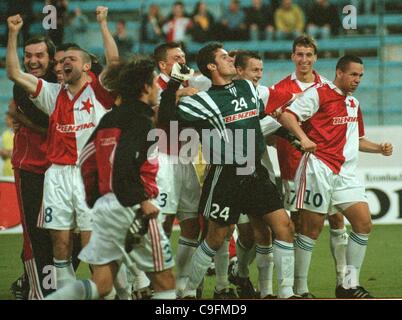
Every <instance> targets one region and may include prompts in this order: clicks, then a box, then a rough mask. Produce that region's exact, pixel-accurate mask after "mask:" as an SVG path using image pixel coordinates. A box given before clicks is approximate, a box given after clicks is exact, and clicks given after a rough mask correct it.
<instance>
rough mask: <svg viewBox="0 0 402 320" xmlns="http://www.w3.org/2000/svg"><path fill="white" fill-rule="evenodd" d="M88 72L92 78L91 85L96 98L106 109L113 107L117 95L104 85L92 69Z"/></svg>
mask: <svg viewBox="0 0 402 320" xmlns="http://www.w3.org/2000/svg"><path fill="white" fill-rule="evenodd" d="M88 74H89V76H90V77H91V79H92V82H91V86H92V88H93V90H94V92H95V96H96V99H97V100H98V101H99V102H100V103H101V105H102V106H103V107H104V108H105V109H106V110H109V109H111V108H112V107H113V105H114V101H115V100H116V97H115V96H114V95H113V94H112V93H111V92H110V91H108V90H107V89H106V88H105V87H104V86H103V85H102V83H101V81H100V79H99V76H97V75H96V74H94V73H93V72H92V71H90V72H89V73H88Z"/></svg>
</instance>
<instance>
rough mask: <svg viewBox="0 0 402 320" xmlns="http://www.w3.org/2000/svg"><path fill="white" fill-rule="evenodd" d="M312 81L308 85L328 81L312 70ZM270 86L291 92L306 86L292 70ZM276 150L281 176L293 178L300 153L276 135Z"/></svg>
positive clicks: (297, 91)
mask: <svg viewBox="0 0 402 320" xmlns="http://www.w3.org/2000/svg"><path fill="white" fill-rule="evenodd" d="M313 75H314V82H313V83H311V84H310V85H309V86H313V85H315V84H317V83H325V82H328V80H327V79H325V78H324V77H321V76H320V75H319V74H318V73H317V72H316V71H314V70H313ZM271 88H273V89H279V90H288V91H290V92H292V93H300V92H303V91H304V90H305V89H306V88H303V87H302V86H301V83H300V81H298V80H297V78H296V73H295V72H293V73H291V74H290V75H288V76H287V77H286V78H284V79H282V80H281V81H279V82H278V83H276V84H275V85H273V86H272V87H271ZM276 152H277V155H278V163H279V168H280V171H281V178H282V179H284V180H294V178H295V175H296V171H297V168H298V166H299V163H300V159H301V157H302V153H301V152H300V151H298V150H297V149H296V148H295V147H293V146H292V145H291V144H290V143H289V141H288V140H286V139H284V138H281V137H278V138H277V140H276Z"/></svg>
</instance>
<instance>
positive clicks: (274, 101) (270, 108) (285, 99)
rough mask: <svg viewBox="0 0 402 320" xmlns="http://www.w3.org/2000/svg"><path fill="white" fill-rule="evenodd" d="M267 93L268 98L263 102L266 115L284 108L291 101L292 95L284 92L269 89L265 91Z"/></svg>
mask: <svg viewBox="0 0 402 320" xmlns="http://www.w3.org/2000/svg"><path fill="white" fill-rule="evenodd" d="M267 91H268V97H267V99H266V102H265V113H266V114H270V113H272V112H274V111H275V110H277V109H279V108H282V107H285V106H286V105H288V104H289V103H290V102H291V101H292V99H293V94H292V93H290V92H288V91H286V90H277V89H272V88H269V89H267Z"/></svg>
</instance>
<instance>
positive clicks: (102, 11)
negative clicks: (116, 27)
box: [96, 6, 109, 23]
mask: <svg viewBox="0 0 402 320" xmlns="http://www.w3.org/2000/svg"><path fill="white" fill-rule="evenodd" d="M108 10H109V8H108V7H102V6H99V7H96V20H98V22H99V23H101V22H104V21H106V18H107V11H108Z"/></svg>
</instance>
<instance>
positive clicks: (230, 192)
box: [159, 43, 294, 298]
mask: <svg viewBox="0 0 402 320" xmlns="http://www.w3.org/2000/svg"><path fill="white" fill-rule="evenodd" d="M197 65H198V68H199V70H200V71H201V73H203V74H204V75H205V76H207V77H208V78H210V79H211V80H212V87H211V89H210V90H208V91H207V92H200V93H198V94H196V95H193V96H191V97H184V98H182V99H181V100H180V101H179V105H178V108H175V107H171V108H169V107H167V108H165V107H166V106H172V103H167V101H169V100H170V99H171V100H173V101H174V100H175V99H176V96H175V94H174V92H175V91H174V89H175V88H177V87H178V86H179V85H180V84H179V82H176V81H174V80H172V81H170V82H169V85H168V89H167V90H165V92H164V93H163V94H162V95H166V105H165V104H163V103H162V102H161V105H160V110H159V117H167V118H168V119H179V121H181V122H182V123H183V124H188V125H191V126H193V127H196V128H198V129H200V131H201V132H202V129H204V134H205V133H206V132H205V130H207V131H208V132H209V133H208V132H207V136H208V137H205V138H203V139H202V141H203V144H204V145H203V152H204V157H205V159H206V160H207V161H208V160H209V161H210V163H211V165H210V167H209V169H208V172H207V176H206V180H205V182H204V185H203V188H202V195H201V201H200V209H199V210H200V212H203V214H204V216H206V217H207V219H208V231H207V235H206V238H205V239H204V240H203V241H202V243H201V244H200V246H199V247H198V248H197V250H196V251H195V253H194V255H193V257H192V261H191V266H192V268H191V275H190V278H189V281H188V282H187V286H186V291H185V296H186V297H195V296H196V288H197V286H198V285H199V283H200V282H201V280H202V279H203V277H204V275H205V273H206V271H207V269H208V267H209V266H210V264H211V260H212V258H213V257H214V256H215V254H216V251H217V250H219V249H220V248H221V246H222V244H223V243H224V241H225V238H228V237H230V235H231V232H232V230H233V228H234V224H235V223H236V222H237V220H238V218H239V215H240V213H241V212H243V213H247V214H248V215H249V218H250V221H251V222H252V223H260V224H268V225H269V226H270V227H271V229H272V231H273V232H274V233H275V235H276V240H275V241H274V250H273V251H274V261H275V266H276V270H277V273H278V286H279V289H278V290H279V294H278V295H279V297H280V298H290V297H293V296H294V294H293V288H292V287H293V272H294V270H293V269H294V256H293V234H292V223H291V221H290V218H289V217H288V215H287V214H286V212H285V210H284V209H283V205H282V203H281V202H282V201H281V198H280V195H279V194H278V192H277V190H276V188H275V186H274V184H273V183H272V182H271V181H270V180H269V176H268V172H267V170H266V169H265V167H263V166H262V165H261V155H262V153H263V152H264V150H265V143H264V140H263V137H262V133H261V128H260V123H259V115H260V114H263V113H264V108H265V106H264V105H263V103H262V101H261V100H260V98H259V97H258V94H257V92H256V90H255V88H254V85H253V84H252V83H251V82H250V81H247V80H235V81H233V78H234V77H235V76H236V69H235V67H234V59H233V58H232V57H230V56H229V55H228V53H227V52H226V50H224V49H223V46H222V44H219V43H210V44H208V45H206V46H204V47H203V48H202V49H201V50H200V51H199V53H198V57H197ZM175 70H176V71H175V72H174V74H173V73H172V75H171V76H172V79H182V80H186V77H185V76H183V74H182V73H181V72H180V67H177V68H176V69H175ZM170 88H171V89H172V90H170ZM172 92H173V94H172ZM290 96H292V95H290ZM163 98H164V97H163ZM163 98H162V99H163ZM290 98H291V97H289V100H290ZM267 111H268V112H269V111H270V109H268V110H267ZM209 129H211V130H209ZM235 130H236V131H235ZM234 133H236V135H234ZM247 134H248V135H249V136H248V138H247ZM248 142H249V143H248ZM211 155H212V159H211ZM242 155H243V156H245V157H246V158H245V159H243V160H242V159H241V157H242ZM226 161H227V162H226ZM250 190H252V192H248V191H250Z"/></svg>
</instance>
